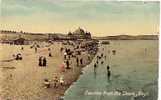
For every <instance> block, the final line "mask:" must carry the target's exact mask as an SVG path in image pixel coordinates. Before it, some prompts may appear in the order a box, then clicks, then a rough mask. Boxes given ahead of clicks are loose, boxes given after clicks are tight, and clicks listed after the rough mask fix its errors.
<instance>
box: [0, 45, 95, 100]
mask: <svg viewBox="0 0 161 100" xmlns="http://www.w3.org/2000/svg"><path fill="white" fill-rule="evenodd" d="M20 47H21V46H15V45H14V46H13V47H12V46H10V45H8V46H3V47H2V49H4V48H12V49H13V48H14V49H13V50H11V51H12V52H11V51H6V52H4V54H5V53H13V52H17V49H19V48H20ZM55 47H56V48H55ZM60 47H61V46H60V43H55V44H54V45H51V47H50V48H51V49H52V50H53V51H52V54H53V56H52V57H51V58H50V57H48V58H47V59H48V64H47V67H46V68H41V67H38V65H37V63H38V62H37V61H36V62H35V60H36V59H38V57H39V56H40V55H44V56H47V55H48V52H47V51H48V47H44V48H42V49H40V50H39V51H41V52H39V53H36V54H35V53H34V51H33V50H30V49H29V46H27V47H25V46H24V51H21V53H22V54H23V56H24V59H23V60H22V61H16V60H13V61H9V62H1V70H2V74H3V80H2V81H1V83H2V92H1V93H0V97H1V98H2V100H3V99H4V100H6V99H9V100H10V99H11V100H15V99H16V100H22V99H23V100H44V99H47V100H57V99H58V98H60V97H63V96H64V93H65V91H66V90H67V89H68V88H69V87H70V86H71V85H72V84H73V83H74V82H75V81H77V80H78V79H79V76H80V75H81V74H82V69H83V68H84V67H86V65H88V64H89V63H91V61H92V60H93V58H94V56H95V54H88V51H85V52H83V53H82V55H81V58H83V59H84V61H83V65H81V66H79V67H78V66H77V64H76V61H75V58H71V62H72V63H71V65H70V66H71V69H66V71H65V72H60V68H59V66H60V64H61V63H62V62H63V54H60V53H59V52H60ZM15 49H16V50H15ZM3 56H4V57H3V58H5V59H1V61H6V58H7V57H5V56H6V55H3ZM89 57H90V60H89ZM31 58H32V59H31ZM26 61H28V62H30V63H27V62H26ZM53 66H54V67H53ZM10 67H14V69H9V68H10ZM62 75H63V76H64V81H65V84H64V85H63V86H61V85H60V84H59V86H58V87H57V88H55V87H54V86H53V84H54V82H53V78H54V76H57V77H58V78H59V77H60V76H62ZM44 78H48V79H49V80H50V83H51V87H50V88H45V87H44V85H43V80H44ZM29 82H30V83H29ZM15 90H16V91H15ZM14 91H15V92H14Z"/></svg>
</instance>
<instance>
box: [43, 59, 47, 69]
mask: <svg viewBox="0 0 161 100" xmlns="http://www.w3.org/2000/svg"><path fill="white" fill-rule="evenodd" d="M46 63H47V61H46V58H45V57H44V58H43V66H44V67H45V66H46Z"/></svg>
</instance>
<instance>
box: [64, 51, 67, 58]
mask: <svg viewBox="0 0 161 100" xmlns="http://www.w3.org/2000/svg"><path fill="white" fill-rule="evenodd" d="M66 58H67V53H66V51H65V52H64V59H66Z"/></svg>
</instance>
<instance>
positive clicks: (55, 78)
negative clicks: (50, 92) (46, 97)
mask: <svg viewBox="0 0 161 100" xmlns="http://www.w3.org/2000/svg"><path fill="white" fill-rule="evenodd" d="M57 87H58V77H57V76H55V77H54V88H57Z"/></svg>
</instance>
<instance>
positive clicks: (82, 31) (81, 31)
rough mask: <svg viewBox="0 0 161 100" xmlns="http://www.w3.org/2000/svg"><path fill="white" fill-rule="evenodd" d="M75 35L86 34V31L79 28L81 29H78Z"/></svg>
mask: <svg viewBox="0 0 161 100" xmlns="http://www.w3.org/2000/svg"><path fill="white" fill-rule="evenodd" d="M73 33H74V34H85V31H84V30H83V29H81V28H80V27H79V28H78V29H76V30H75V31H74V32H73Z"/></svg>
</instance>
